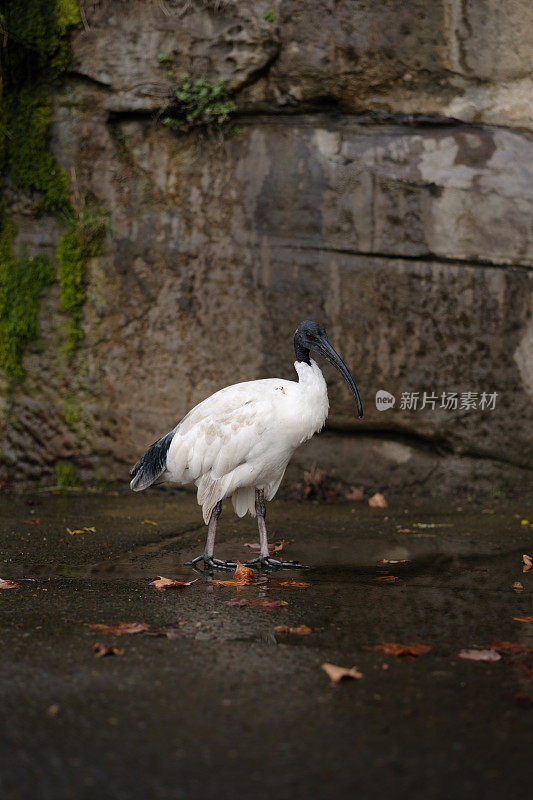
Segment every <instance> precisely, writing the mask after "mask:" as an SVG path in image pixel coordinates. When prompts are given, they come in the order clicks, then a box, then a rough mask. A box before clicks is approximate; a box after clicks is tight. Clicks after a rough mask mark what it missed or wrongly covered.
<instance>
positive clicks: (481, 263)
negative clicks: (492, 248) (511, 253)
mask: <svg viewBox="0 0 533 800" xmlns="http://www.w3.org/2000/svg"><path fill="white" fill-rule="evenodd" d="M270 246H271V247H272V248H278V249H280V250H309V251H312V252H315V251H318V252H324V253H335V254H336V255H347V256H364V257H365V258H386V259H387V260H397V261H413V262H417V261H418V262H423V263H434V262H435V261H438V262H439V263H442V264H451V265H453V266H457V267H474V268H476V267H491V268H493V269H505V270H509V269H516V270H524V271H526V272H528V271H531V270H533V265H531V264H512V263H507V264H497V263H495V262H493V261H490V260H489V259H484V258H479V259H476V260H475V261H471V260H467V259H461V258H450V257H449V256H444V255H440V254H438V253H422V254H420V255H406V254H402V253H395V252H390V253H383V252H374V251H371V250H353V249H351V248H342V247H323V246H320V245H318V246H315V245H305V244H304V245H299V244H274V243H270Z"/></svg>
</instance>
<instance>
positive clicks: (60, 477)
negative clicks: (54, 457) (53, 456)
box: [54, 461, 81, 487]
mask: <svg viewBox="0 0 533 800" xmlns="http://www.w3.org/2000/svg"><path fill="white" fill-rule="evenodd" d="M54 479H55V480H54V482H55V485H56V486H65V487H68V486H70V487H72V486H81V481H80V479H79V478H78V476H77V474H76V472H75V470H74V467H73V466H72V465H71V464H69V463H68V461H58V462H57V463H56V465H55V467H54Z"/></svg>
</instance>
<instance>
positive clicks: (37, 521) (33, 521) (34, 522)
mask: <svg viewBox="0 0 533 800" xmlns="http://www.w3.org/2000/svg"><path fill="white" fill-rule="evenodd" d="M22 521H23V522H27V523H28V525H39V524H40V522H41V518H40V517H36V518H35V519H23V520H22Z"/></svg>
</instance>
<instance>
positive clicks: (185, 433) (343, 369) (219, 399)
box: [130, 320, 363, 569]
mask: <svg viewBox="0 0 533 800" xmlns="http://www.w3.org/2000/svg"><path fill="white" fill-rule="evenodd" d="M310 350H312V351H314V352H316V353H319V354H320V355H321V356H323V357H324V358H325V359H326V360H327V361H329V362H330V364H333V366H335V367H336V368H337V369H338V370H339V372H340V374H341V375H342V377H343V378H344V379H345V381H346V383H347V384H348V386H349V387H350V390H351V392H352V394H353V396H354V397H355V402H356V404H357V411H358V414H359V417H362V416H363V407H362V404H361V400H360V397H359V392H358V391H357V388H356V386H355V383H354V381H353V379H352V376H351V375H350V373H349V371H348V367H347V366H346V364H345V363H344V362H343V360H342V359H341V357H340V356H339V355H338V353H336V352H335V350H334V349H333V347H332V346H331V344H330V343H329V341H328V337H327V335H326V331H325V330H324V328H323V327H322V326H321V325H318V324H317V323H316V322H311V321H310V320H306V321H305V322H302V323H301V324H300V325H299V326H298V328H297V330H296V333H295V334H294V351H295V353H296V361H295V363H294V368H295V369H296V372H297V373H298V382H296V381H286V380H282V379H281V378H266V379H265V380H259V381H247V382H245V383H236V384H235V385H234V386H227V387H226V388H225V389H221V390H220V391H219V392H215V394H213V395H211V397H208V398H207V399H206V400H203V401H202V402H201V403H199V404H198V405H197V406H195V407H194V408H193V409H192V411H189V413H188V414H187V416H186V417H184V418H183V419H182V420H181V422H179V423H178V424H177V425H176V427H175V428H174V429H173V430H172V431H170V433H167V434H166V436H163V437H162V438H161V439H158V441H157V442H155V443H154V444H153V445H152V446H151V447H150V448H149V449H148V450H147V451H146V453H145V454H144V455H143V456H142V457H141V458H140V459H139V460H138V461H137V463H136V464H135V466H134V467H133V469H132V470H131V472H130V474H131V475H132V481H131V484H130V486H131V488H132V489H133V491H135V492H138V491H141V490H142V489H146V488H147V487H148V486H151V485H152V484H153V483H156V482H158V483H159V482H168V483H171V484H174V485H179V486H183V485H185V484H188V483H195V484H196V486H197V487H198V503H199V505H201V506H202V511H203V515H204V521H205V523H206V525H208V532H207V541H206V546H205V551H204V552H203V553H202V555H200V556H198V557H197V558H195V559H194V560H193V561H189V562H187V565H191V566H192V565H194V564H196V563H198V562H199V561H203V562H204V565H205V567H206V568H211V569H212V568H218V569H233V568H234V567H235V566H236V565H235V563H234V562H231V561H221V560H220V559H218V558H215V557H214V555H213V553H214V545H215V536H216V529H217V521H218V518H219V517H220V512H221V510H222V500H223V499H224V498H225V497H230V496H231V497H232V499H233V506H234V508H235V512H236V514H237V515H238V516H239V517H243V516H244V515H245V514H246V512H247V511H248V512H249V513H250V514H251V515H252V517H254V516H257V523H258V528H259V544H260V553H259V556H258V557H257V558H256V559H252V560H251V561H248V562H246V563H247V564H258V565H260V566H263V567H268V568H274V569H275V568H280V567H293V568H294V567H301V566H302V565H301V564H299V563H298V562H295V561H278V560H277V559H274V558H271V557H270V555H269V550H268V541H267V530H266V525H265V517H266V508H265V500H272V498H273V497H274V495H275V494H276V492H277V490H278V487H279V485H280V483H281V480H282V478H283V474H284V472H285V469H286V467H287V464H288V463H289V460H290V458H291V456H292V454H293V453H294V451H295V450H296V448H297V447H298V446H299V445H301V444H302V443H303V442H306V441H307V440H308V439H310V438H311V436H312V435H313V434H314V433H316V432H317V431H319V430H320V429H321V428H322V426H323V425H324V422H325V420H326V417H327V414H328V408H329V402H328V393H327V387H326V381H325V380H324V376H323V375H322V372H321V370H320V368H319V367H318V365H317V364H316V363H315V361H313V359H312V358H310V357H309V351H310Z"/></svg>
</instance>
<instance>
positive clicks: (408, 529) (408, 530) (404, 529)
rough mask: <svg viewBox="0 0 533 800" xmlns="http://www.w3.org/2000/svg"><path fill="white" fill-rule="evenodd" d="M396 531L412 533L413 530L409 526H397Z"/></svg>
mask: <svg viewBox="0 0 533 800" xmlns="http://www.w3.org/2000/svg"><path fill="white" fill-rule="evenodd" d="M396 533H414V531H413V530H411V528H398V530H397V531H396Z"/></svg>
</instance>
